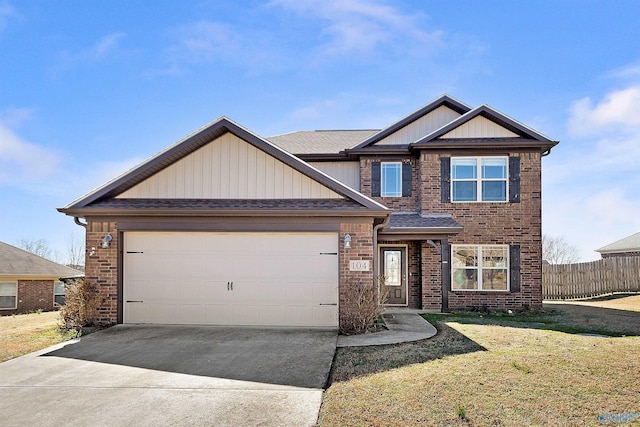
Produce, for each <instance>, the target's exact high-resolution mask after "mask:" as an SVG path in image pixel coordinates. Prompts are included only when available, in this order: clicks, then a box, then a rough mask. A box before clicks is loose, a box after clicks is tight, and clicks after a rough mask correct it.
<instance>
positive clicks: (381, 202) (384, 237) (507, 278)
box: [59, 96, 557, 327]
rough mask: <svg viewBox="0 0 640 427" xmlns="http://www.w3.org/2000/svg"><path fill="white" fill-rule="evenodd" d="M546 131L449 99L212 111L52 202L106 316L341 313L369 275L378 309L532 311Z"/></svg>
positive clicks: (269, 318) (271, 319)
mask: <svg viewBox="0 0 640 427" xmlns="http://www.w3.org/2000/svg"><path fill="white" fill-rule="evenodd" d="M556 144H557V142H556V141H552V140H550V139H548V138H547V137H545V136H543V135H541V134H540V133H538V132H536V131H534V130H532V129H530V128H528V127H526V126H524V125H522V124H521V123H519V122H516V121H515V120H513V119H511V118H509V117H507V116H505V115H504V114H502V113H500V112H498V111H496V110H494V109H492V108H490V107H488V106H486V105H482V106H479V107H477V108H473V109H472V108H471V107H469V106H467V105H465V104H463V103H461V102H460V101H457V100H455V99H453V98H451V97H449V96H442V97H440V98H438V99H437V100H435V101H433V102H431V103H430V104H428V105H426V106H425V107H423V108H421V109H420V110H418V111H416V112H414V113H412V114H410V115H408V116H407V117H405V118H403V119H401V120H399V121H398V122H396V123H394V124H392V125H391V126H389V127H387V128H385V129H383V130H344V131H303V132H294V133H290V134H286V135H280V136H275V137H272V138H269V139H264V138H261V137H259V136H258V135H256V134H254V133H252V132H251V131H249V130H247V129H245V128H243V127H241V126H239V125H237V124H235V123H234V122H232V121H230V120H229V119H227V118H224V117H223V118H220V119H218V120H216V121H214V122H213V123H211V124H209V125H207V126H206V127H204V128H202V129H200V130H198V131H196V132H195V133H193V134H192V135H189V136H188V137H186V138H185V139H183V140H181V141H179V142H177V143H176V144H174V145H172V146H170V147H169V148H167V149H166V150H164V151H162V152H160V153H159V154H157V155H156V156H154V157H152V158H150V159H149V160H147V161H145V162H144V163H142V164H141V165H139V166H137V167H136V168H134V169H133V170H131V171H129V172H127V173H126V174H124V175H122V176H120V177H119V178H117V179H115V180H113V181H111V182H109V183H107V184H105V185H104V186H102V187H100V188H98V189H96V190H95V191H93V192H91V193H89V194H88V195H86V196H83V197H82V198H80V199H78V200H76V201H74V202H72V203H71V204H69V205H67V206H65V207H64V208H60V209H59V210H60V211H61V212H63V213H65V214H67V215H70V216H73V217H75V220H76V222H78V223H80V224H84V223H82V222H81V220H80V218H83V219H84V220H85V221H86V225H85V227H86V229H87V242H86V245H87V251H88V253H87V261H86V275H87V278H88V279H89V280H94V281H95V282H96V283H98V284H99V285H100V288H101V290H102V292H103V295H104V296H105V297H106V303H105V304H104V306H103V307H102V308H101V310H100V313H101V316H102V318H101V319H100V320H104V321H112V322H118V323H203V324H237V325H285V326H324V327H326V326H329V327H337V326H338V323H339V319H340V318H341V317H342V316H344V315H345V314H346V313H348V312H349V311H350V310H352V309H353V307H349V306H348V305H347V303H346V301H347V300H346V298H345V296H346V293H347V292H348V291H349V289H350V287H351V286H352V285H353V284H354V283H355V282H358V281H366V282H367V283H372V282H373V281H374V278H375V277H376V276H378V275H382V276H384V277H385V280H386V285H387V287H388V289H389V291H390V292H389V299H388V301H387V302H388V304H389V305H391V306H398V307H410V308H418V309H424V310H435V311H441V310H442V311H448V310H461V309H473V308H481V307H486V308H489V309H508V308H509V309H521V308H536V307H540V306H541V303H542V284H541V280H542V255H541V240H542V236H541V158H542V157H543V156H544V155H547V154H548V153H549V152H550V150H551V148H552V147H554V146H555V145H556Z"/></svg>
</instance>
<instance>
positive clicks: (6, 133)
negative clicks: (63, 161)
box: [0, 123, 59, 185]
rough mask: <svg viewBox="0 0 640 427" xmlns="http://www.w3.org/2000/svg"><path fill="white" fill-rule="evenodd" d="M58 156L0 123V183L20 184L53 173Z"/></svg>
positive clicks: (57, 162)
mask: <svg viewBox="0 0 640 427" xmlns="http://www.w3.org/2000/svg"><path fill="white" fill-rule="evenodd" d="M58 164H59V158H58V155H57V154H56V153H54V152H53V151H52V150H50V149H48V148H46V147H42V146H40V145H37V144H33V143H30V142H28V141H26V140H24V139H23V138H21V137H20V136H19V135H17V134H16V133H15V132H14V131H13V130H12V129H10V128H9V127H8V126H6V125H5V124H3V123H0V184H11V185H22V184H26V183H33V182H37V181H41V180H44V179H45V178H48V177H50V176H51V175H53V174H54V172H55V171H56V169H57V167H58Z"/></svg>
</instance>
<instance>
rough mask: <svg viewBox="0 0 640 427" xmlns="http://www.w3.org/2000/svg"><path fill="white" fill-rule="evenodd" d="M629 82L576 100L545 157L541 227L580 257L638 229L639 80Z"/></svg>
mask: <svg viewBox="0 0 640 427" xmlns="http://www.w3.org/2000/svg"><path fill="white" fill-rule="evenodd" d="M631 68H632V67H631ZM631 68H628V72H626V73H625V76H627V77H629V76H630V75H631V74H630V73H632V70H631ZM627 83H628V84H627V85H626V86H624V87H621V88H616V89H612V90H610V91H608V92H607V93H605V94H604V95H603V96H602V97H600V98H595V99H594V98H592V97H585V98H582V99H579V100H576V101H574V102H573V103H572V104H571V107H570V109H569V112H570V114H569V118H568V121H567V129H568V130H569V135H568V137H567V138H566V140H565V141H562V142H561V145H560V146H559V147H557V148H555V149H554V150H553V151H552V153H551V156H550V157H549V158H548V159H545V160H544V162H543V163H544V164H545V166H544V168H545V169H544V191H543V196H544V217H543V218H544V219H543V221H544V227H545V233H548V234H551V235H565V236H567V239H568V240H569V241H570V242H571V243H574V244H576V245H577V246H579V249H580V251H581V255H582V257H583V259H584V260H590V259H597V258H598V257H599V255H598V254H597V253H596V252H594V250H595V249H597V248H599V247H602V246H604V245H606V244H608V243H611V242H613V241H614V240H616V239H619V238H622V237H625V236H627V235H630V234H632V233H636V232H638V231H640V215H638V212H640V193H638V190H637V189H638V188H639V187H640V168H639V166H640V114H638V111H640V84H638V83H637V82H633V81H630V82H627Z"/></svg>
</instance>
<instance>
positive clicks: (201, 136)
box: [58, 117, 387, 216]
mask: <svg viewBox="0 0 640 427" xmlns="http://www.w3.org/2000/svg"><path fill="white" fill-rule="evenodd" d="M228 134H230V135H228ZM215 141H224V142H223V143H222V144H221V146H222V145H226V146H227V148H230V147H232V146H234V147H235V149H236V151H237V152H240V151H241V150H242V149H243V148H244V149H245V151H244V153H245V154H244V156H245V157H246V156H247V155H248V153H249V152H252V153H254V154H255V155H256V156H257V155H258V154H259V155H260V156H265V159H266V158H269V159H273V161H272V166H273V167H272V168H271V171H272V172H273V173H274V178H273V180H272V182H276V181H277V180H278V178H277V177H275V169H280V170H281V171H282V174H283V176H284V171H285V169H286V170H287V173H289V176H290V177H292V185H293V181H295V178H296V177H297V178H300V180H301V181H302V180H305V181H306V182H307V184H309V185H310V187H313V188H315V190H313V191H312V192H311V193H309V194H308V196H309V197H318V198H321V197H322V194H323V193H324V194H325V197H327V196H328V197H337V198H341V197H346V198H349V199H351V200H353V201H356V202H357V203H359V204H360V205H362V206H364V207H366V208H369V209H374V210H387V208H385V207H384V206H383V205H381V204H379V203H377V202H375V201H374V200H372V199H370V198H368V197H366V196H364V195H363V194H361V193H359V192H357V191H355V190H353V189H351V188H349V187H348V186H346V185H344V184H342V183H340V182H338V181H337V180H335V179H333V178H331V177H330V176H328V175H326V174H324V173H323V172H321V171H319V170H317V169H316V168H314V167H312V166H311V165H309V164H307V163H306V162H304V161H302V160H301V159H299V158H297V157H295V156H293V155H292V154H289V153H287V152H286V151H284V150H282V149H281V148H279V147H277V146H275V145H273V144H271V143H270V142H269V141H267V140H265V139H263V138H261V137H259V136H258V135H256V134H254V133H252V132H250V131H249V130H247V129H245V128H244V127H241V126H240V125H238V124H236V123H235V122H233V121H231V120H230V119H228V118H226V117H221V118H219V119H217V120H215V121H214V122H212V123H210V124H208V125H207V126H205V127H203V128H201V129H199V130H197V131H196V132H194V133H192V134H191V135H188V136H187V137H185V138H184V139H182V140H180V141H178V142H176V143H175V144H173V145H171V146H169V147H168V148H167V149H165V150H163V151H161V152H160V153H158V154H156V155H155V156H153V157H151V158H149V159H148V160H146V161H144V162H142V163H141V164H139V165H138V166H136V167H134V168H133V169H131V170H130V171H128V172H125V173H124V174H122V175H121V176H119V177H117V178H115V179H114V180H112V181H110V182H108V183H106V184H104V185H103V186H101V187H99V188H97V189H95V190H93V191H92V192H90V193H88V194H86V195H85V196H83V197H81V198H80V199H77V200H75V201H73V202H71V203H70V204H68V205H67V206H65V207H63V208H60V209H58V210H59V211H60V212H63V213H66V214H69V215H74V216H77V215H79V214H81V211H82V210H83V209H85V208H88V207H90V205H91V204H92V203H98V202H101V201H105V200H108V199H114V198H118V197H123V196H124V195H128V196H131V197H133V196H134V195H135V198H145V197H148V198H152V197H153V190H152V187H153V184H154V181H156V180H157V179H161V178H168V177H169V175H170V174H172V173H174V172H177V170H178V169H180V168H182V169H183V170H184V167H185V166H186V164H187V163H188V162H189V161H190V160H184V159H186V158H189V157H190V158H191V159H196V158H198V157H199V156H200V154H203V153H205V151H206V150H205V151H201V152H200V153H196V152H198V151H199V150H200V149H201V148H203V147H205V146H207V145H209V144H211V143H212V142H214V146H215V145H217V144H215ZM221 146H219V147H218V148H221ZM192 154H195V156H193V157H191V156H190V155H192ZM183 160H184V162H182V161H183ZM201 160H202V158H201ZM226 160H227V161H230V160H231V158H230V157H229V156H228V155H227V157H226ZM265 161H266V160H265ZM174 165H176V166H174ZM276 165H277V166H276ZM226 166H227V169H231V167H230V165H229V164H227V165H226ZM154 176H157V178H154ZM174 177H176V175H175V174H174ZM192 179H197V178H192ZM258 179H260V178H259V177H258V178H256V180H258ZM256 180H254V182H257V181H256ZM145 181H146V182H147V183H144V182H145ZM192 182H193V181H192ZM141 184H142V185H141ZM183 184H184V182H183ZM318 186H319V187H318ZM181 191H182V194H183V197H184V198H189V193H188V192H185V190H181ZM200 191H201V194H202V195H204V194H205V192H202V189H201V190H200ZM283 191H284V190H283ZM145 192H147V194H146V196H145ZM174 194H176V193H174ZM194 194H195V193H194ZM238 194H239V193H238ZM249 194H250V193H248V192H247V194H246V195H245V197H246V198H250V197H251V196H250V195H249ZM263 194H266V193H263ZM301 194H302V193H301ZM209 195H210V196H212V197H219V198H221V199H229V198H231V199H232V198H233V197H232V196H229V195H228V194H222V193H215V192H210V194H209ZM164 196H165V197H167V198H171V197H175V196H172V195H171V193H165V194H164ZM303 196H307V194H304V195H300V196H299V197H303ZM236 197H240V196H239V195H237V196H236ZM265 197H266V196H265ZM274 197H275V196H271V198H274ZM292 197H293V196H292ZM294 198H295V197H294ZM79 210H80V211H79Z"/></svg>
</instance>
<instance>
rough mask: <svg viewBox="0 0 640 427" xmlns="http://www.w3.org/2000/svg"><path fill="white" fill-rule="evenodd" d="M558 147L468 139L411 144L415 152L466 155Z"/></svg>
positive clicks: (526, 142) (510, 140) (537, 142)
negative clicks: (486, 151)
mask: <svg viewBox="0 0 640 427" xmlns="http://www.w3.org/2000/svg"><path fill="white" fill-rule="evenodd" d="M556 145H558V142H557V141H553V142H543V141H532V140H513V139H505V140H503V141H497V140H496V141H491V142H474V141H473V139H467V140H464V141H458V142H455V143H453V142H451V141H449V140H446V139H439V140H434V141H429V142H416V143H414V144H411V148H412V149H414V150H423V151H428V150H441V151H443V152H451V151H459V150H464V151H465V154H467V153H469V154H471V153H470V152H469V150H503V151H511V152H513V151H515V150H517V151H522V150H531V151H546V150H549V149H551V148H553V147H555V146H556Z"/></svg>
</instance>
